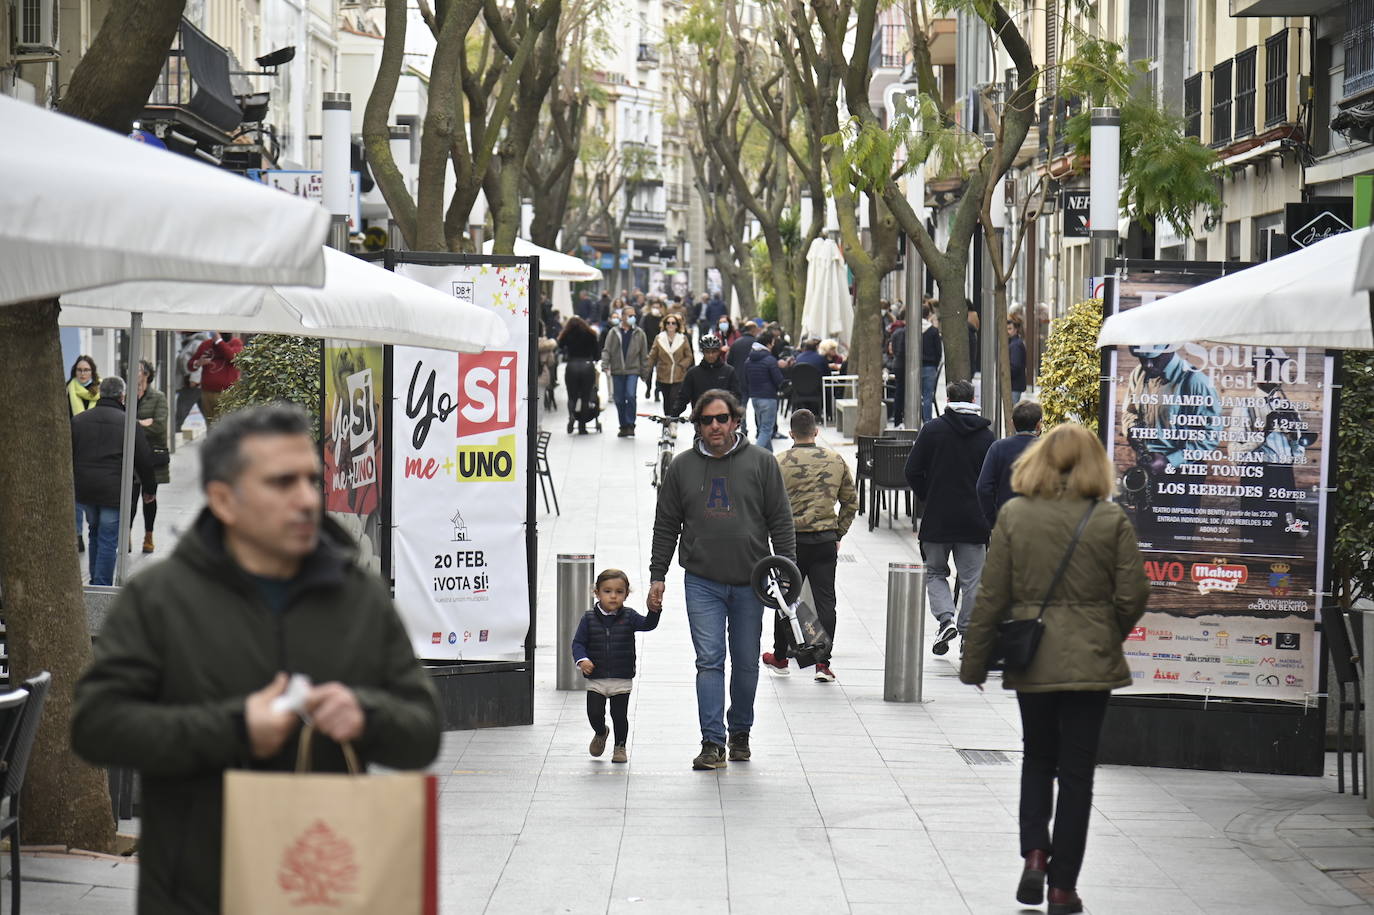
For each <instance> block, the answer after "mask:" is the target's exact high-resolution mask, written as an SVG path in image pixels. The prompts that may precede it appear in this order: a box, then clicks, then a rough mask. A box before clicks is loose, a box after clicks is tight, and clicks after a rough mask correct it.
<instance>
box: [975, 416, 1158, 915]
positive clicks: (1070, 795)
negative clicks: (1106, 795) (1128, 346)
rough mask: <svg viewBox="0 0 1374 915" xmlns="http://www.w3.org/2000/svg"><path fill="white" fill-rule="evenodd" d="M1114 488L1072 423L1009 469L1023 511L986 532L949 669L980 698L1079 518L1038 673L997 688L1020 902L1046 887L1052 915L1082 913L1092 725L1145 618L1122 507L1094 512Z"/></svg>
mask: <svg viewBox="0 0 1374 915" xmlns="http://www.w3.org/2000/svg"><path fill="white" fill-rule="evenodd" d="M1113 477H1114V474H1113V472H1112V466H1111V463H1110V462H1109V461H1108V459H1107V453H1106V451H1105V450H1103V448H1102V445H1101V443H1100V442H1098V440H1097V437H1096V436H1094V435H1093V434H1092V433H1091V432H1089V431H1088V430H1087V429H1085V428H1083V427H1082V426H1080V425H1077V424H1075V423H1067V424H1064V425H1061V426H1056V427H1055V428H1054V429H1053V430H1052V431H1051V432H1049V434H1047V435H1045V436H1044V437H1043V438H1042V439H1041V440H1040V441H1038V442H1037V443H1035V444H1034V445H1032V446H1031V447H1030V448H1029V449H1028V450H1027V451H1026V453H1025V454H1024V455H1022V456H1021V458H1020V459H1019V460H1017V462H1016V464H1015V467H1014V469H1013V470H1012V477H1011V487H1012V490H1013V491H1014V492H1016V493H1017V494H1018V495H1019V496H1020V498H1014V499H1012V500H1011V501H1010V502H1008V503H1007V504H1006V505H1005V506H1003V508H1002V510H1001V513H1000V514H999V515H998V516H997V524H996V526H995V527H994V528H993V530H992V542H991V543H990V544H989V545H988V554H987V562H986V564H985V565H984V566H983V578H982V582H981V585H980V587H979V590H978V600H977V603H976V604H975V606H974V610H973V615H972V618H971V619H970V621H969V627H968V632H967V633H966V634H965V637H964V660H963V664H962V666H961V668H960V670H959V679H960V680H962V681H963V682H965V683H969V684H973V685H975V686H978V687H979V688H980V689H981V688H982V686H981V684H982V683H983V681H984V680H986V679H987V675H988V662H989V660H990V657H991V655H992V653H993V649H994V647H995V642H996V639H997V624H998V623H999V622H1001V621H1003V620H1008V619H1033V618H1034V617H1035V616H1036V615H1037V614H1039V613H1040V607H1041V604H1042V603H1043V602H1044V601H1045V597H1046V594H1047V593H1048V592H1049V590H1050V585H1051V581H1052V580H1053V578H1054V574H1055V570H1056V569H1058V568H1059V565H1060V563H1061V561H1062V560H1063V558H1064V555H1065V553H1066V552H1067V551H1068V548H1069V544H1070V542H1071V540H1072V539H1073V534H1074V531H1075V530H1076V529H1077V528H1078V526H1079V523H1080V522H1081V521H1083V519H1084V517H1085V516H1086V518H1087V521H1086V523H1085V524H1084V526H1083V532H1082V535H1081V537H1080V538H1079V541H1078V545H1077V547H1076V548H1075V549H1074V552H1073V554H1072V556H1071V557H1070V559H1069V563H1068V565H1067V566H1066V567H1065V570H1064V574H1063V577H1062V578H1061V579H1060V581H1059V583H1058V584H1057V586H1055V588H1054V593H1053V596H1052V597H1051V599H1050V600H1049V602H1048V603H1047V604H1046V605H1045V614H1044V617H1043V622H1044V626H1045V628H1044V634H1043V636H1042V637H1041V640H1040V646H1039V649H1038V650H1037V651H1036V653H1035V658H1034V660H1033V661H1032V662H1031V663H1030V665H1029V666H1028V667H1026V668H1025V669H1023V670H1019V671H1007V672H1006V673H1005V674H1004V675H1003V677H1002V686H1003V687H1004V688H1006V689H1014V690H1016V699H1017V703H1018V704H1019V705H1020V708H1021V731H1022V740H1023V743H1024V746H1025V755H1024V757H1023V760H1022V764H1021V809H1020V821H1021V855H1022V857H1023V858H1024V859H1025V864H1024V869H1023V872H1022V876H1021V883H1020V886H1019V887H1018V889H1017V893H1016V898H1017V900H1018V901H1020V902H1022V903H1025V904H1028V905H1038V904H1039V903H1040V902H1041V901H1042V900H1043V898H1044V892H1045V889H1044V886H1045V878H1046V876H1047V875H1048V877H1049V886H1050V892H1049V912H1050V915H1070V913H1073V912H1081V911H1083V903H1082V901H1081V900H1080V899H1079V898H1078V894H1077V893H1076V892H1075V886H1076V885H1077V881H1078V872H1079V869H1080V868H1081V867H1082V865H1083V852H1084V848H1085V846H1086V844H1087V838H1088V817H1089V814H1090V812H1091V810H1092V789H1093V769H1094V767H1095V766H1096V764H1097V746H1098V741H1099V738H1100V737H1101V732H1102V719H1103V717H1104V716H1105V715H1106V711H1107V697H1108V696H1109V695H1110V694H1111V691H1112V690H1114V689H1119V688H1121V687H1124V686H1129V685H1130V684H1131V671H1130V669H1129V668H1128V667H1127V666H1126V658H1125V657H1124V656H1123V655H1122V653H1121V643H1122V641H1123V640H1124V639H1125V638H1126V636H1127V634H1129V633H1130V631H1131V628H1132V627H1133V626H1134V625H1135V623H1136V621H1137V620H1138V619H1140V616H1141V614H1142V613H1144V612H1145V603H1146V601H1147V600H1148V599H1149V593H1150V583H1149V581H1148V580H1147V579H1146V577H1145V571H1144V563H1143V561H1142V559H1141V556H1140V549H1139V547H1138V546H1137V544H1136V533H1135V528H1133V527H1132V526H1131V522H1130V520H1129V519H1128V518H1127V517H1126V513H1125V512H1124V511H1122V510H1121V507H1120V506H1118V505H1117V504H1115V503H1114V502H1106V501H1100V500H1103V499H1105V498H1106V497H1108V496H1109V495H1110V494H1111V492H1112V488H1113V485H1112V484H1113ZM1056 780H1057V781H1058V788H1059V799H1058V803H1057V805H1056V806H1054V807H1053V814H1054V838H1053V840H1051V838H1050V815H1051V812H1052V805H1051V800H1052V798H1053V796H1054V788H1055V781H1056Z"/></svg>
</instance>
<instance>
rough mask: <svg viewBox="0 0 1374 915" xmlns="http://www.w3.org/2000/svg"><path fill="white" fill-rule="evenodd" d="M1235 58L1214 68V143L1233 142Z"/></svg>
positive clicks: (1216, 144) (1218, 144)
mask: <svg viewBox="0 0 1374 915" xmlns="http://www.w3.org/2000/svg"><path fill="white" fill-rule="evenodd" d="M1234 64H1235V60H1234V59H1232V60H1227V61H1222V62H1221V63H1219V64H1217V65H1216V66H1215V67H1213V68H1212V145H1213V146H1224V145H1226V144H1227V143H1230V142H1231V75H1232V66H1233V65H1234Z"/></svg>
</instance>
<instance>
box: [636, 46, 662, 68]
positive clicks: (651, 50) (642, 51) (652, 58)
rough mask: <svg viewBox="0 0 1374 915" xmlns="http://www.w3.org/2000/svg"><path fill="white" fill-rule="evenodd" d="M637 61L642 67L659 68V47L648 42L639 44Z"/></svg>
mask: <svg viewBox="0 0 1374 915" xmlns="http://www.w3.org/2000/svg"><path fill="white" fill-rule="evenodd" d="M635 61H636V62H638V63H639V65H640V66H642V67H657V66H658V45H655V44H650V43H649V42H647V41H641V42H640V43H639V49H638V50H637V51H636V52H635Z"/></svg>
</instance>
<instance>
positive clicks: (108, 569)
mask: <svg viewBox="0 0 1374 915" xmlns="http://www.w3.org/2000/svg"><path fill="white" fill-rule="evenodd" d="M77 508H79V509H80V510H81V512H82V513H83V514H84V515H85V516H86V523H87V524H89V525H90V535H89V536H88V537H87V538H86V557H87V558H88V559H89V560H90V564H91V565H90V569H91V584H93V585H110V584H114V570H115V557H116V556H118V555H119V507H118V506H115V507H114V508H108V507H106V506H104V505H92V504H91V503H90V502H78V503H77Z"/></svg>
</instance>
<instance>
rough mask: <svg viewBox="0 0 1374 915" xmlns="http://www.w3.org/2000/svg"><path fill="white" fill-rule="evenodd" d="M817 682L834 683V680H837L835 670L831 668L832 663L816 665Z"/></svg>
mask: <svg viewBox="0 0 1374 915" xmlns="http://www.w3.org/2000/svg"><path fill="white" fill-rule="evenodd" d="M816 682H817V683H834V682H835V672H834V671H832V670H831V669H830V665H829V664H817V665H816Z"/></svg>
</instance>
